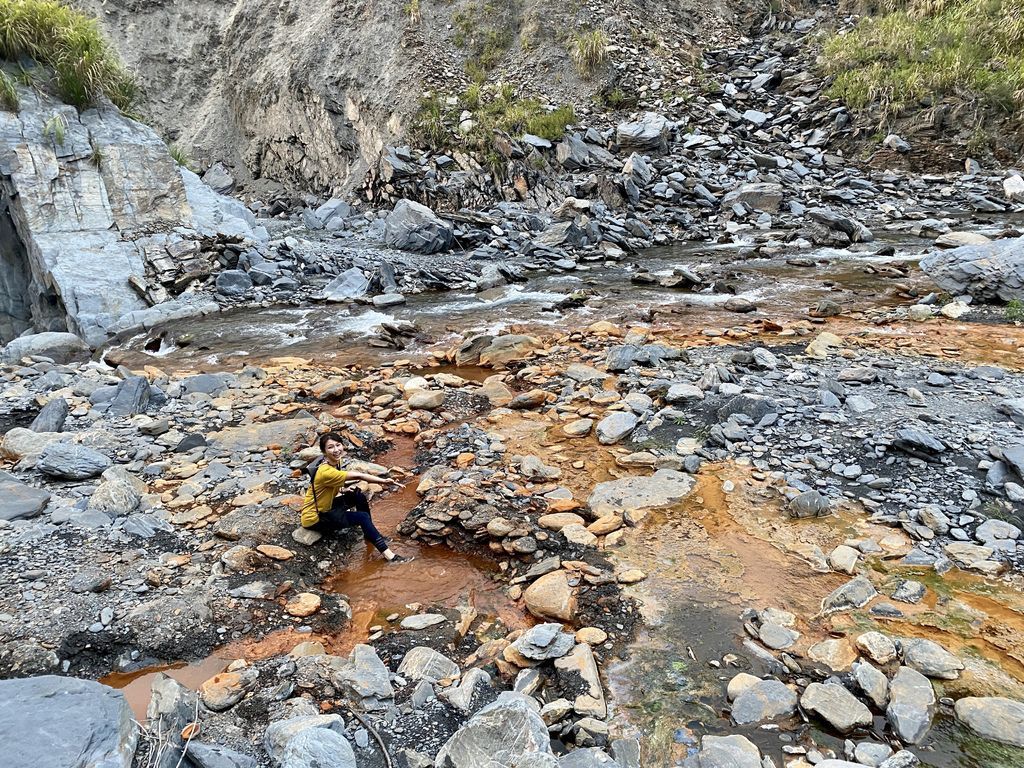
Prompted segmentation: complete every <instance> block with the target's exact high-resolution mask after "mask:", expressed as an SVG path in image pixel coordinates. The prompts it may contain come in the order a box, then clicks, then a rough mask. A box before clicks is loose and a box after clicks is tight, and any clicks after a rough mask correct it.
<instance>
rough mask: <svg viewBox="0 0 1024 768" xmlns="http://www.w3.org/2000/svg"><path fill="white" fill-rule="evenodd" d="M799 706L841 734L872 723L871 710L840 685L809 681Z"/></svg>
mask: <svg viewBox="0 0 1024 768" xmlns="http://www.w3.org/2000/svg"><path fill="white" fill-rule="evenodd" d="M800 706H801V707H803V708H804V709H805V710H807V711H808V712H814V713H816V714H817V715H818V716H819V717H821V719H822V720H824V721H826V722H827V723H828V724H829V725H831V726H832V727H833V728H835V729H836V730H837V731H839V733H843V734H845V733H849V732H850V731H852V730H853V729H854V728H867V727H869V726H870V725H871V723H872V718H871V710H869V709H868V708H867V707H865V706H864V705H863V704H862V703H861V702H860V700H859V699H858V698H857V697H856V696H854V695H853V694H852V693H850V692H849V691H848V690H846V688H845V687H843V686H842V685H832V684H829V685H824V684H822V683H811V684H810V685H808V686H807V688H806V689H805V690H804V693H803V696H801V697H800Z"/></svg>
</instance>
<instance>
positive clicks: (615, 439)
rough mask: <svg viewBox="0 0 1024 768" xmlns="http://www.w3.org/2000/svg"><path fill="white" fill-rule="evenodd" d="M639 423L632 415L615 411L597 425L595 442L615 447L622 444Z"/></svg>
mask: <svg viewBox="0 0 1024 768" xmlns="http://www.w3.org/2000/svg"><path fill="white" fill-rule="evenodd" d="M639 423H640V419H638V418H637V417H636V416H635V415H633V414H632V413H627V412H626V411H615V412H613V413H610V414H608V415H607V416H605V417H604V418H603V419H601V420H600V421H599V422H598V423H597V442H599V443H600V444H601V445H615V444H616V443H619V442H622V441H623V440H625V439H626V438H627V437H629V435H630V434H631V433H632V432H633V430H634V429H636V426H637V424H639Z"/></svg>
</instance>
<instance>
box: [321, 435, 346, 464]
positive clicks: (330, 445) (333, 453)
mask: <svg viewBox="0 0 1024 768" xmlns="http://www.w3.org/2000/svg"><path fill="white" fill-rule="evenodd" d="M344 453H345V447H344V446H343V445H342V444H341V443H339V442H338V441H337V440H328V441H327V442H326V443H325V444H324V455H325V456H326V457H327V459H328V460H329V461H331V462H333V463H337V462H338V461H340V460H341V457H342V456H343V455H344Z"/></svg>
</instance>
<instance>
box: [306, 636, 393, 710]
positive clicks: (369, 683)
mask: <svg viewBox="0 0 1024 768" xmlns="http://www.w3.org/2000/svg"><path fill="white" fill-rule="evenodd" d="M293 653H294V651H293ZM331 681H332V682H333V683H334V684H335V685H336V686H338V687H339V688H340V689H341V690H343V691H346V692H348V693H352V694H354V695H355V696H356V697H357V698H360V699H366V698H374V699H391V698H394V695H395V689H394V688H392V687H391V675H390V673H389V672H388V668H387V667H386V666H384V662H383V661H381V660H380V657H379V656H378V655H377V651H375V650H374V649H373V647H372V646H369V645H365V644H363V643H359V644H357V645H356V647H355V648H353V649H352V653H350V654H349V656H348V659H346V660H344V661H343V662H342V663H341V664H338V665H337V666H336V667H335V669H334V671H333V672H332V675H331Z"/></svg>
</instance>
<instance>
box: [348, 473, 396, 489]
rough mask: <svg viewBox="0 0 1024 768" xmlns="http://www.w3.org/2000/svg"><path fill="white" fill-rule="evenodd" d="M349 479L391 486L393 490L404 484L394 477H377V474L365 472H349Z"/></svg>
mask: <svg viewBox="0 0 1024 768" xmlns="http://www.w3.org/2000/svg"><path fill="white" fill-rule="evenodd" d="M347 479H348V480H354V481H355V482H360V481H363V482H366V483H373V484H374V485H383V486H390V487H391V489H392V490H395V489H398V488H401V487H402V486H403V485H404V484H403V483H400V482H398V481H397V480H395V479H394V478H392V477H377V476H376V475H369V474H367V473H365V472H349V473H348V478H347Z"/></svg>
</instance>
